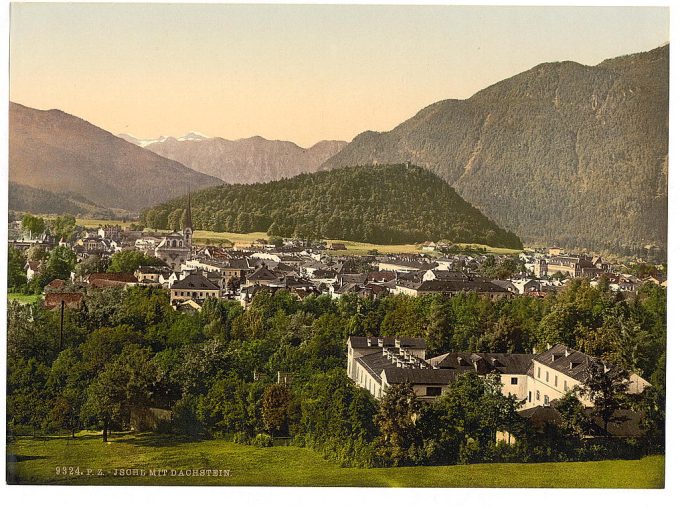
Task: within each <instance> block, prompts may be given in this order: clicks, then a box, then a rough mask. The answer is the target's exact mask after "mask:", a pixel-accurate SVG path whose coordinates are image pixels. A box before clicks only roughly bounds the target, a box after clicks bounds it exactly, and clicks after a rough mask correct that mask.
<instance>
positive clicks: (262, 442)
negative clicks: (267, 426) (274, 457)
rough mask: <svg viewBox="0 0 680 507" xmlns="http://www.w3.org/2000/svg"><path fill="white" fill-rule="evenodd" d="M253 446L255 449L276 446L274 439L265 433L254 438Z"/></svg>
mask: <svg viewBox="0 0 680 507" xmlns="http://www.w3.org/2000/svg"><path fill="white" fill-rule="evenodd" d="M252 444H253V445H254V446H255V447H272V446H273V445H274V439H273V438H272V437H271V436H270V435H267V434H265V433H258V434H257V435H255V438H253V441H252Z"/></svg>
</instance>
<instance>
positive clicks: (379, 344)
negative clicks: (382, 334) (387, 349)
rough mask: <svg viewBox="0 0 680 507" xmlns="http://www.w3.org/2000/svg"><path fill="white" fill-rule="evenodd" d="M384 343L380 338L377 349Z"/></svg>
mask: <svg viewBox="0 0 680 507" xmlns="http://www.w3.org/2000/svg"><path fill="white" fill-rule="evenodd" d="M384 343H385V340H383V339H382V338H378V347H382V346H383V344H384Z"/></svg>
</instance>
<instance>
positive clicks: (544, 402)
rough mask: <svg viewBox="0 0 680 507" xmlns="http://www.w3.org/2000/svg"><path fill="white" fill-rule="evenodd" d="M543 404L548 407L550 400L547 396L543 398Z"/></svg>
mask: <svg viewBox="0 0 680 507" xmlns="http://www.w3.org/2000/svg"><path fill="white" fill-rule="evenodd" d="M543 404H544V405H550V398H548V395H547V394H546V395H545V396H544V397H543Z"/></svg>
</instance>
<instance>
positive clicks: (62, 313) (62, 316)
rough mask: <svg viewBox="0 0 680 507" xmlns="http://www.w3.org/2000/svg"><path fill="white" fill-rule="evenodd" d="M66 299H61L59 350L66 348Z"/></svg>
mask: <svg viewBox="0 0 680 507" xmlns="http://www.w3.org/2000/svg"><path fill="white" fill-rule="evenodd" d="M64 305H65V303H64V300H63V299H62V300H61V318H60V324H59V352H61V351H62V349H63V348H64Z"/></svg>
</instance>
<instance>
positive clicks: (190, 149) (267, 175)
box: [121, 133, 347, 183]
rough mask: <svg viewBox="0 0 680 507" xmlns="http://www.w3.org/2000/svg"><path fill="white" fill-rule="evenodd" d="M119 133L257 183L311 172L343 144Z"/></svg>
mask: <svg viewBox="0 0 680 507" xmlns="http://www.w3.org/2000/svg"><path fill="white" fill-rule="evenodd" d="M121 137H122V138H123V139H126V140H129V141H131V142H136V144H139V145H140V146H143V147H144V148H146V149H148V150H150V151H153V152H154V153H156V154H158V155H161V156H162V157H165V158H168V159H170V160H175V161H177V162H179V163H181V164H184V165H185V166H187V167H190V168H191V169H194V170H195V171H199V172H202V173H204V174H208V175H210V176H214V177H216V178H220V179H221V180H222V181H224V182H226V183H260V182H265V181H273V180H280V179H282V178H290V177H292V176H296V175H298V174H302V173H308V172H314V171H316V170H318V168H319V166H320V165H321V164H322V163H323V162H324V161H326V160H328V159H329V158H330V157H332V156H333V155H335V154H336V153H338V152H339V151H340V150H341V149H342V148H343V147H344V146H345V145H346V144H347V142H345V141H320V142H318V143H316V144H315V145H313V146H312V147H311V148H309V149H305V148H301V147H300V146H298V145H297V144H295V143H293V142H290V141H272V140H269V139H264V138H263V137H260V136H254V137H249V138H247V139H238V140H236V141H230V140H227V139H222V138H221V137H213V138H206V137H204V136H202V135H200V134H196V133H190V134H187V135H186V136H183V137H180V138H174V137H161V138H159V139H157V140H155V141H154V140H137V139H134V138H131V136H128V135H125V134H121ZM188 141H191V142H188Z"/></svg>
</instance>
